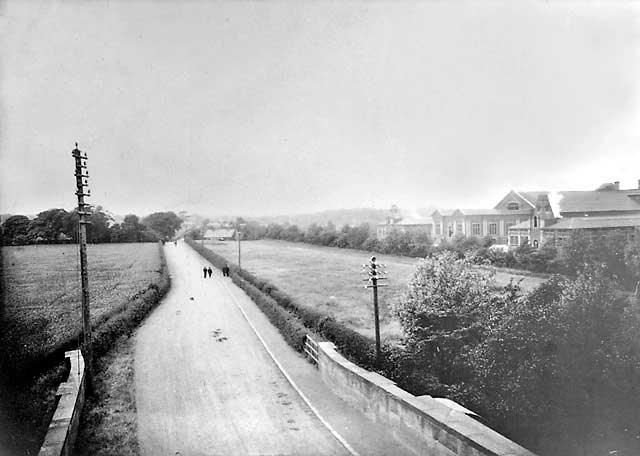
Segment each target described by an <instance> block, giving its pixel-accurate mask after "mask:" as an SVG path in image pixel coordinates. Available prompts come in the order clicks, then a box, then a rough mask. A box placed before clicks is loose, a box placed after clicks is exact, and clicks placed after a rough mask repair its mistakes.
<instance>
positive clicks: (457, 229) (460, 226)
mask: <svg viewBox="0 0 640 456" xmlns="http://www.w3.org/2000/svg"><path fill="white" fill-rule="evenodd" d="M456 233H462V223H456Z"/></svg>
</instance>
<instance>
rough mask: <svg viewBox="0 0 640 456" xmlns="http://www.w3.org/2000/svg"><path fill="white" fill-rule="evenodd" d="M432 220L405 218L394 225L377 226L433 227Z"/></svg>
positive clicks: (427, 218) (429, 218)
mask: <svg viewBox="0 0 640 456" xmlns="http://www.w3.org/2000/svg"><path fill="white" fill-rule="evenodd" d="M433 223H434V222H433V219H432V218H431V217H420V218H417V217H416V218H411V217H406V218H403V219H401V220H399V221H397V222H395V223H378V226H409V225H413V226H415V225H433Z"/></svg>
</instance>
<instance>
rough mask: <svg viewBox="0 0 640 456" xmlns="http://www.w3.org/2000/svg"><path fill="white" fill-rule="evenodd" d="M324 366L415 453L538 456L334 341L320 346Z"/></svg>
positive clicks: (334, 382) (347, 396)
mask: <svg viewBox="0 0 640 456" xmlns="http://www.w3.org/2000/svg"><path fill="white" fill-rule="evenodd" d="M318 368H319V371H320V375H321V376H322V378H323V380H324V381H325V382H326V383H327V385H329V386H330V387H331V388H332V389H333V391H334V392H335V393H336V394H337V395H338V396H340V397H341V398H342V399H344V400H345V401H346V402H348V403H350V404H351V405H353V406H354V407H356V408H358V409H360V410H362V411H363V412H364V413H365V414H366V415H367V416H368V417H369V418H370V419H372V420H374V421H376V422H380V423H383V424H385V425H387V426H389V429H391V430H392V431H393V433H394V436H395V437H396V438H397V440H398V441H399V442H401V443H402V444H404V445H405V446H407V448H409V449H410V450H412V451H413V452H414V453H415V454H419V455H424V454H429V455H434V456H480V455H482V456H485V455H487V456H497V455H501V456H535V455H534V454H533V453H531V452H530V451H528V450H527V449H525V448H523V447H521V446H520V445H518V444H516V443H514V442H512V441H511V440H509V439H507V438H506V437H504V436H502V435H500V434H498V433H497V432H495V431H493V430H492V429H490V428H488V427H487V426H485V425H483V424H482V423H480V422H478V421H476V420H474V419H473V418H470V417H469V416H467V415H466V414H465V413H463V412H460V411H457V410H454V409H452V408H450V407H448V406H447V405H445V404H442V403H440V402H438V401H436V400H434V399H433V398H432V397H430V396H422V397H416V396H413V395H412V394H409V393H408V392H406V391H404V390H403V389H401V388H398V387H397V386H396V384H395V383H394V382H392V381H391V380H389V379H387V378H385V377H382V376H381V375H378V374H376V373H374V372H369V371H367V370H365V369H362V368H360V367H358V366H356V365H355V364H353V363H351V362H350V361H348V360H346V359H345V358H344V357H342V356H341V355H340V354H339V353H338V352H337V351H336V350H335V346H334V345H333V344H332V343H331V342H321V343H319V344H318Z"/></svg>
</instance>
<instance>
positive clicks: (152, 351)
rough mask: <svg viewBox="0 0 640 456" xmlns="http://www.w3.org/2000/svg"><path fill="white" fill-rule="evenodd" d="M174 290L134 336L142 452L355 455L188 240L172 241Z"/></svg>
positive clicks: (169, 252)
mask: <svg viewBox="0 0 640 456" xmlns="http://www.w3.org/2000/svg"><path fill="white" fill-rule="evenodd" d="M165 253H166V257H167V263H168V266H169V271H170V273H171V276H172V277H171V290H170V291H169V293H168V294H167V296H166V297H165V299H164V300H163V301H162V303H161V304H160V305H159V307H158V308H157V309H156V310H155V311H154V312H153V313H152V314H151V315H150V316H149V318H148V319H147V321H146V322H145V323H144V325H143V326H142V327H141V328H140V329H139V331H138V333H137V335H136V345H135V347H136V348H135V372H136V404H137V410H138V440H139V444H140V449H141V453H142V454H145V455H183V456H184V455H217V454H219V455H248V454H260V455H263V454H279V455H285V454H290V455H348V454H353V453H350V451H349V450H348V447H349V445H348V444H347V445H346V446H345V445H343V444H342V443H341V442H340V440H339V439H340V437H339V436H338V437H336V435H335V434H333V433H332V432H331V430H330V429H329V428H327V427H326V426H325V425H324V424H323V422H322V421H321V420H320V419H319V418H318V417H317V416H316V415H315V414H314V413H313V412H312V410H311V409H310V407H309V406H308V405H307V404H306V403H305V402H304V401H303V400H302V399H301V397H300V396H299V395H298V393H297V392H296V390H295V389H294V388H293V387H292V386H291V384H290V383H289V382H288V381H287V379H286V378H285V376H284V375H283V373H282V372H281V371H280V370H279V368H278V366H277V365H276V363H275V362H274V360H273V359H272V358H271V356H270V355H269V353H268V352H267V350H266V349H265V347H264V346H263V345H262V344H261V342H260V340H259V338H258V336H257V335H256V333H255V332H254V330H253V329H252V328H251V326H250V324H249V323H248V321H247V320H246V319H245V317H244V316H243V314H242V311H241V310H240V309H239V307H238V305H237V304H236V302H234V298H233V296H232V295H231V293H229V291H228V290H229V288H228V287H229V286H230V279H227V278H223V277H222V276H221V274H220V272H219V271H215V273H214V276H213V277H212V278H206V279H205V278H203V273H202V267H203V265H204V264H205V261H204V260H202V258H201V257H200V256H199V255H198V254H197V253H196V252H194V251H193V250H192V249H191V248H190V247H189V246H188V245H186V244H185V243H184V242H178V245H177V246H174V245H173V244H170V245H167V247H165Z"/></svg>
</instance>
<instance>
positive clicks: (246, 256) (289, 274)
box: [205, 240, 544, 340]
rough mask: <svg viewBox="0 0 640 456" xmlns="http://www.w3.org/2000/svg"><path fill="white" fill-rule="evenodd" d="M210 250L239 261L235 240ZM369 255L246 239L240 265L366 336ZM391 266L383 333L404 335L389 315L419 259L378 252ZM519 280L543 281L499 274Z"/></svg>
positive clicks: (383, 293)
mask: <svg viewBox="0 0 640 456" xmlns="http://www.w3.org/2000/svg"><path fill="white" fill-rule="evenodd" d="M205 246H206V247H207V248H209V249H211V250H212V251H214V252H216V253H218V254H220V255H222V256H224V257H225V258H227V259H228V260H229V262H230V264H231V263H233V264H237V261H238V245H237V243H235V242H213V241H209V242H206V243H205ZM371 255H372V254H371V253H367V252H362V251H358V250H348V249H339V248H334V247H320V246H314V245H310V244H303V243H292V242H285V241H275V240H260V241H243V242H242V267H243V269H247V270H248V271H250V272H252V273H254V274H256V275H257V276H258V277H260V278H263V279H266V280H268V281H270V282H272V283H273V284H274V285H276V286H277V287H278V288H280V289H281V290H282V291H284V292H286V293H288V294H290V295H291V296H293V297H295V298H297V300H298V301H299V302H300V303H301V304H304V305H308V306H311V307H315V308H318V309H321V310H323V311H326V312H327V313H329V314H332V315H333V316H334V317H335V318H336V319H337V320H339V321H341V322H343V323H345V324H347V325H349V326H350V327H352V328H353V329H356V330H357V331H359V332H361V333H362V334H365V335H368V336H373V333H374V328H373V300H372V296H371V295H372V292H371V290H368V289H364V288H363V286H364V285H365V282H364V281H363V279H364V278H365V277H364V275H363V273H361V270H362V265H363V264H364V263H367V262H368V261H369V259H370V257H371ZM376 257H377V258H378V261H379V262H381V263H384V264H386V265H387V267H386V270H387V277H388V280H386V281H385V285H388V286H387V287H386V288H381V289H380V291H379V300H380V317H381V323H380V325H381V328H380V330H381V333H382V336H383V338H385V339H387V340H388V339H390V338H396V337H398V336H399V335H400V333H401V328H400V325H399V323H398V321H397V320H395V319H393V318H392V317H391V315H390V312H389V309H390V305H391V303H393V302H394V301H396V300H398V299H399V298H400V297H401V296H402V294H403V293H404V291H405V289H406V287H407V284H408V283H409V280H410V279H411V275H412V273H413V270H414V267H415V265H416V263H417V262H418V260H417V259H415V258H406V257H398V256H390V255H376ZM511 279H514V280H521V279H522V283H521V285H522V287H523V288H524V289H525V290H531V289H533V288H535V287H537V286H538V285H539V284H540V283H542V281H543V280H544V279H541V278H537V277H529V276H520V275H515V274H508V273H505V272H497V273H496V282H497V283H498V284H507V283H508V282H509V280H511Z"/></svg>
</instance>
